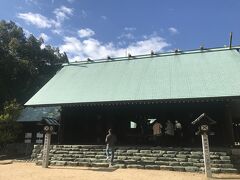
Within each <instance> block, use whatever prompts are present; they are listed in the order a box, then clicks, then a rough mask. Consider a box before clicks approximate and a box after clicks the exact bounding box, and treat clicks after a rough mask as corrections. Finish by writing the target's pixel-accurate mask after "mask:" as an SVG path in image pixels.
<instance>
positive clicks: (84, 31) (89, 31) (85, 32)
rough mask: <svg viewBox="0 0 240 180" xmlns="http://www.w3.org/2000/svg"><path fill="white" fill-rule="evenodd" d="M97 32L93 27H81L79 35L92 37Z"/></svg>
mask: <svg viewBox="0 0 240 180" xmlns="http://www.w3.org/2000/svg"><path fill="white" fill-rule="evenodd" d="M94 34H95V32H94V31H93V30H92V29H89V28H85V29H80V30H79V31H78V35H79V37H80V38H86V37H91V36H93V35H94Z"/></svg>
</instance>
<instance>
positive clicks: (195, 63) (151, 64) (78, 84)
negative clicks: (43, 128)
mask: <svg viewBox="0 0 240 180" xmlns="http://www.w3.org/2000/svg"><path fill="white" fill-rule="evenodd" d="M229 96H240V53H239V52H238V51H237V49H236V48H233V49H231V50H229V49H227V48H222V49H208V50H203V51H201V50H199V51H190V52H178V53H177V54H176V53H175V54H174V53H169V54H158V55H152V56H151V55H148V56H139V57H135V58H134V57H132V58H130V59H126V58H125V59H122V60H109V61H102V62H92V63H79V64H70V65H67V66H64V67H63V68H62V69H61V70H60V71H59V72H58V73H57V74H56V75H55V76H54V77H53V78H52V79H51V80H50V81H49V82H48V83H47V84H46V85H45V86H44V87H43V88H42V89H40V90H39V91H38V92H37V93H36V94H35V95H34V96H33V97H32V98H31V99H30V100H29V101H28V102H27V103H26V104H25V105H27V106H38V105H39V106H41V105H56V104H69V103H71V104H72V103H89V102H116V101H141V100H169V99H188V98H191V99H192V98H208V97H229Z"/></svg>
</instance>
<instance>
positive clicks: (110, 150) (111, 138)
mask: <svg viewBox="0 0 240 180" xmlns="http://www.w3.org/2000/svg"><path fill="white" fill-rule="evenodd" d="M105 142H106V144H107V146H106V155H107V160H109V159H110V155H111V159H110V165H112V164H113V159H114V151H115V144H116V142H117V137H116V136H115V134H113V132H112V129H109V130H108V134H107V136H106V139H105Z"/></svg>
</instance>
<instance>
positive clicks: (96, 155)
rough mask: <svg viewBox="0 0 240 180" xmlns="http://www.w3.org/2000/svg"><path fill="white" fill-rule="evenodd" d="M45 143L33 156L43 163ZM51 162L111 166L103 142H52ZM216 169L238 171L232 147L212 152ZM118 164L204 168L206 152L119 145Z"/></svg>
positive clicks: (120, 165)
mask: <svg viewBox="0 0 240 180" xmlns="http://www.w3.org/2000/svg"><path fill="white" fill-rule="evenodd" d="M42 147H43V146H42V145H35V146H34V149H33V151H32V156H31V157H32V159H33V160H35V162H36V164H37V165H41V164H42ZM49 157H50V161H49V164H50V165H55V166H86V167H109V162H108V161H107V160H106V156H105V146H102V145H52V146H51V147H50V155H49ZM210 158H211V167H212V172H213V173H238V172H239V167H240V162H239V159H238V158H239V157H233V156H232V155H231V151H230V150H220V151H219V149H218V150H214V151H212V150H211V152H210ZM113 167H115V168H139V169H163V170H172V171H186V172H203V171H204V168H203V167H204V164H203V153H202V151H201V149H200V148H198V149H194V148H161V147H130V146H128V147H127V146H124V147H117V148H116V151H115V159H114V165H113Z"/></svg>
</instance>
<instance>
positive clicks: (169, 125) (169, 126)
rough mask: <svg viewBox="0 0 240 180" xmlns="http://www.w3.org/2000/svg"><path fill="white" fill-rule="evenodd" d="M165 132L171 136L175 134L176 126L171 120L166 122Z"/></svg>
mask: <svg viewBox="0 0 240 180" xmlns="http://www.w3.org/2000/svg"><path fill="white" fill-rule="evenodd" d="M165 134H166V135H169V136H174V126H173V123H172V122H171V121H170V120H167V122H166V128H165Z"/></svg>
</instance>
